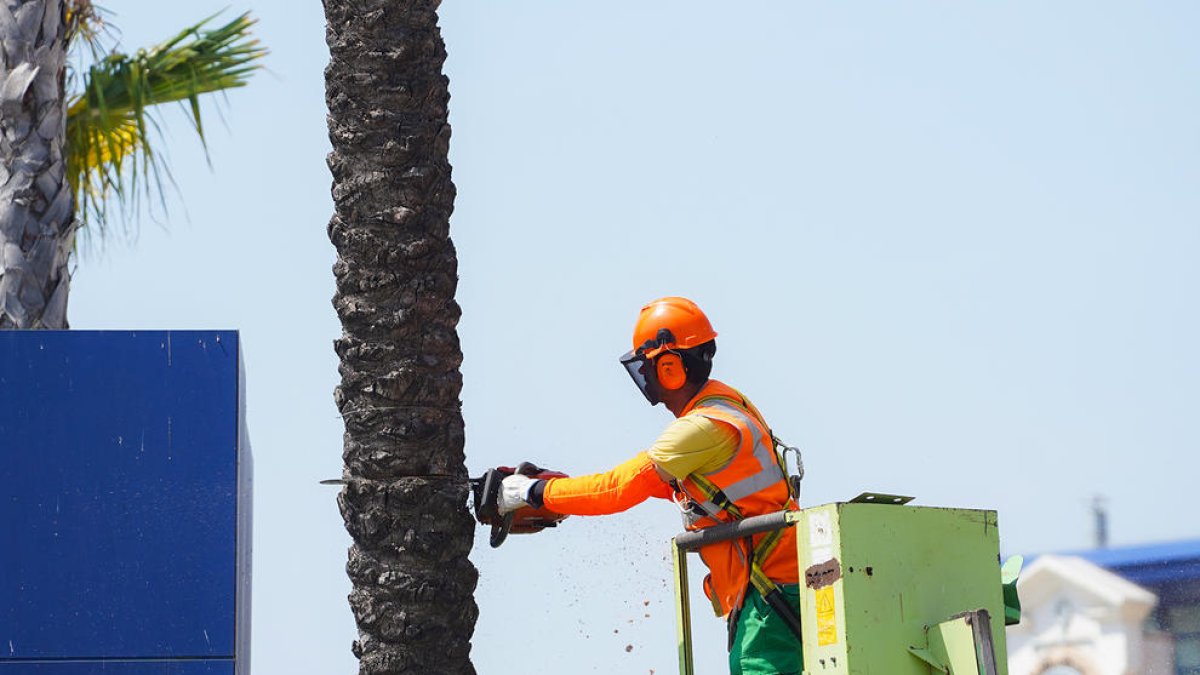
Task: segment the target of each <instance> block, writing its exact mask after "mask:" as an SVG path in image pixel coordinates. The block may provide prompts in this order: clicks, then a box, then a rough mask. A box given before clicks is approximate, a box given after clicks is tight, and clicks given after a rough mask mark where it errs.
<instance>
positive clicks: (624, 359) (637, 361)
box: [621, 351, 660, 405]
mask: <svg viewBox="0 0 1200 675" xmlns="http://www.w3.org/2000/svg"><path fill="white" fill-rule="evenodd" d="M621 365H623V366H625V372H627V373H629V377H631V378H633V383H634V384H636V385H637V388H638V391H640V392H642V396H645V397H646V400H647V401H649V402H650V405H658V403H659V400H660V399H659V398H658V378H657V377H656V376H655V372H654V362H653V361H652V360H650V359H647V358H645V357H644V356H639V355H638V354H637V353H636V352H632V351H630V352H626V353H625V354H624V355H622V356H621Z"/></svg>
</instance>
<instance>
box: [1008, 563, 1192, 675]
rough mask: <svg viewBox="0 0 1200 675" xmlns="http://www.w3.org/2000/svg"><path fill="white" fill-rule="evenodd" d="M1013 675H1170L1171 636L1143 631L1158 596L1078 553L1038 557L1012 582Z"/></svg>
mask: <svg viewBox="0 0 1200 675" xmlns="http://www.w3.org/2000/svg"><path fill="white" fill-rule="evenodd" d="M1017 590H1018V593H1019V595H1020V598H1021V606H1022V612H1021V623H1019V624H1017V625H1015V626H1010V627H1009V629H1008V669H1009V673H1010V675H1172V674H1173V673H1175V665H1174V658H1173V642H1172V638H1171V635H1170V634H1168V633H1165V632H1162V631H1158V630H1155V629H1148V628H1147V627H1146V626H1147V621H1146V619H1147V617H1148V616H1150V614H1151V611H1152V610H1153V609H1154V607H1155V605H1156V604H1158V597H1157V596H1156V595H1155V594H1154V593H1152V592H1151V591H1148V590H1146V589H1145V588H1142V587H1141V586H1138V585H1137V584H1134V583H1133V582H1131V581H1128V580H1126V579H1123V578H1121V577H1119V576H1117V575H1116V574H1114V573H1112V572H1109V571H1108V570H1105V569H1104V568H1102V567H1099V566H1097V565H1095V564H1093V563H1091V562H1088V561H1087V560H1084V559H1083V558H1079V557H1074V556H1055V555H1043V556H1039V557H1038V558H1037V559H1036V560H1035V561H1034V562H1033V563H1032V564H1031V565H1029V566H1028V567H1026V569H1025V570H1024V571H1023V572H1022V573H1021V578H1020V581H1018V582H1017Z"/></svg>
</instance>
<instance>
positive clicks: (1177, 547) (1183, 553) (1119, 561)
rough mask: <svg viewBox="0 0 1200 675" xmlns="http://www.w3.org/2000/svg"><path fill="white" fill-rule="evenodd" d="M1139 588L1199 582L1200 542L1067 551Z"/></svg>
mask: <svg viewBox="0 0 1200 675" xmlns="http://www.w3.org/2000/svg"><path fill="white" fill-rule="evenodd" d="M1063 555H1074V556H1079V557H1080V558H1083V559H1084V560H1088V561H1090V562H1093V563H1095V564H1097V565H1099V566H1101V567H1104V568H1106V569H1109V570H1112V571H1113V572H1116V573H1117V574H1120V575H1121V576H1123V577H1125V578H1126V579H1129V580H1130V581H1132V582H1134V583H1136V584H1141V585H1143V586H1161V585H1164V584H1168V583H1172V582H1178V581H1191V580H1195V579H1200V539H1185V540H1183V541H1171V542H1164V543H1157V544H1142V545H1138V546H1122V547H1119V548H1097V549H1090V550H1086V551H1067V552H1065V553H1063Z"/></svg>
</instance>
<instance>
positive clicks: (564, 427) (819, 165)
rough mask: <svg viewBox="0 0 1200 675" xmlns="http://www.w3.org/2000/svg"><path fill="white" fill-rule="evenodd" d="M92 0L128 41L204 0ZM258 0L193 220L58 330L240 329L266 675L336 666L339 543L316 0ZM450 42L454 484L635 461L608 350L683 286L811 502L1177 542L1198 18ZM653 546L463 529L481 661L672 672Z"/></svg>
mask: <svg viewBox="0 0 1200 675" xmlns="http://www.w3.org/2000/svg"><path fill="white" fill-rule="evenodd" d="M107 4H108V6H109V7H110V8H111V9H112V10H114V11H115V12H117V16H116V17H115V21H116V23H118V24H119V26H120V27H121V28H122V29H123V31H124V36H125V43H126V45H127V46H129V47H136V46H138V45H141V44H144V43H147V42H151V41H155V40H157V39H161V38H162V37H165V36H166V35H168V34H169V33H171V32H173V31H174V30H175V29H176V28H177V27H179V26H181V25H183V24H184V23H187V22H190V21H192V20H194V19H198V18H200V17H203V16H206V15H207V14H209V13H211V12H215V11H217V10H219V9H221V8H222V7H225V6H226V5H227V0H221V2H209V1H208V0H202V1H200V2H195V3H188V4H186V5H174V4H173V5H171V6H170V9H169V10H167V9H164V8H163V7H158V8H156V10H155V11H153V12H146V11H145V9H144V7H145V6H146V5H145V3H141V2H134V1H132V0H112V1H111V2H109V3H107ZM164 7H165V6H164ZM242 9H250V10H253V11H254V13H255V14H256V15H257V16H258V17H259V18H260V19H261V24H260V25H259V34H260V36H261V37H262V39H263V41H264V42H265V43H266V44H267V46H269V47H270V49H271V50H272V54H271V56H270V58H269V67H270V72H269V73H262V74H260V75H258V76H257V77H256V78H255V81H254V82H253V83H252V86H251V87H250V88H248V89H247V90H245V91H239V92H235V93H233V94H231V95H230V96H229V97H228V100H227V104H226V105H225V106H224V109H223V115H224V118H225V120H226V123H225V125H224V126H222V124H221V123H220V122H218V121H217V120H218V119H219V118H218V116H216V115H212V116H211V117H210V119H211V120H212V121H211V122H210V150H211V156H212V162H213V166H214V168H215V170H214V171H210V170H209V169H208V168H207V166H206V165H205V163H204V160H203V155H202V153H201V151H200V148H199V146H198V144H197V143H195V142H194V141H192V140H191V139H190V138H189V137H188V136H187V134H186V133H185V132H184V131H183V130H182V127H176V128H179V129H181V130H180V131H178V132H175V133H174V134H173V138H174V139H175V140H177V141H178V145H177V146H176V147H175V148H174V149H173V151H172V159H173V166H174V170H175V175H176V178H177V180H178V182H179V184H180V186H181V187H182V191H183V205H179V204H178V202H177V201H175V200H173V201H175V203H174V204H173V206H172V210H171V216H170V218H169V220H170V224H169V226H167V227H165V228H164V227H160V226H158V225H155V224H153V223H147V224H143V226H142V228H141V234H140V236H139V237H138V239H137V241H136V244H134V245H125V244H122V243H120V242H118V241H114V242H112V243H110V244H108V245H107V247H106V249H105V251H104V252H103V254H102V255H96V254H93V255H90V256H85V257H84V258H83V259H81V260H80V262H79V268H78V271H77V274H76V277H75V291H74V293H73V295H72V299H71V319H72V323H73V325H74V327H76V328H122V329H127V328H236V329H240V330H241V331H242V336H243V340H244V345H245V360H246V371H247V376H248V378H249V390H248V394H249V408H248V410H249V423H250V430H251V437H252V443H253V447H254V453H255V459H256V504H255V516H256V521H255V528H256V530H255V546H256V547H255V560H254V565H255V567H254V569H255V577H254V625H253V631H254V647H253V649H254V672H255V673H256V674H258V675H274V674H279V675H283V674H291V673H339V672H340V673H348V672H352V671H353V669H354V667H355V665H354V660H353V657H352V656H351V655H350V652H349V643H350V641H351V640H352V639H353V637H354V628H353V620H352V618H351V615H350V612H349V609H348V607H347V605H346V602H345V595H346V593H347V592H348V589H349V585H348V582H347V581H346V579H345V576H344V571H343V564H344V559H345V549H346V547H347V545H348V538H347V536H346V535H345V533H344V531H343V530H342V527H341V521H340V518H339V516H338V515H337V510H336V506H335V503H334V495H335V488H329V487H322V486H319V485H318V484H317V481H318V480H320V479H322V478H329V477H335V476H338V475H339V474H340V471H341V430H342V427H341V423H340V420H339V419H338V417H337V414H336V410H335V408H334V406H333V399H332V390H333V387H334V385H335V384H336V382H337V372H336V365H337V364H336V359H335V356H334V353H333V350H332V347H331V342H332V340H333V339H334V338H336V337H337V336H338V334H339V332H340V327H339V325H338V323H337V319H336V316H335V315H334V313H333V310H332V307H331V306H330V303H329V299H330V297H331V296H332V294H333V278H332V274H331V272H330V266H331V265H332V263H333V259H334V252H333V248H332V246H331V245H330V244H329V242H328V240H327V239H326V236H325V224H326V222H327V221H328V218H329V216H330V214H331V213H332V203H331V200H330V197H329V186H330V176H329V173H328V171H327V169H326V167H325V164H324V157H325V153H326V152H327V151H328V140H327V136H326V127H325V107H324V98H323V96H324V89H323V87H324V84H323V75H322V70H323V68H324V66H325V63H326V61H327V59H328V52H327V50H326V47H325V43H324V25H323V15H322V12H321V7H320V3H317V2H304V3H297V2H293V1H285V0H272V1H257V2H252V3H250V4H243V5H234V6H233V7H232V9H231V10H229V12H227V15H230V16H231V15H232V14H233V13H234V12H237V11H241V10H242ZM442 25H443V32H444V36H445V39H446V42H447V44H448V48H449V52H450V58H449V61H448V63H447V69H448V72H449V76H450V78H451V83H450V86H451V93H452V96H453V99H452V108H451V123H452V125H453V130H454V136H453V141H452V146H451V160H452V163H453V165H454V178H455V182H456V184H457V186H458V191H459V198H458V202H457V207H456V211H455V214H454V217H453V221H452V227H453V236H454V239H455V242H456V244H457V246H458V249H459V265H460V268H459V273H460V277H461V283H460V287H459V301H460V303H461V304H462V306H463V312H464V313H463V320H462V323H461V325H460V333H461V336H462V345H463V351H464V353H465V361H464V365H463V374H464V378H465V386H464V390H463V411H464V414H465V416H466V422H467V452H468V464H469V465H470V468H471V470H472V472H473V473H478V472H480V471H482V470H483V469H484V468H485V467H488V466H491V465H496V464H504V463H513V462H517V461H520V460H523V459H531V460H535V461H538V462H540V463H542V464H544V465H547V466H550V467H553V468H557V469H561V470H564V471H567V472H570V473H585V472H590V471H596V470H601V469H605V468H607V467H609V466H611V465H613V464H615V463H616V462H618V461H620V460H622V459H625V458H626V457H628V456H630V455H632V454H633V453H635V452H637V451H638V450H640V449H641V448H643V447H645V446H646V445H647V444H648V443H649V442H650V441H651V440H652V439H653V438H654V437H655V435H656V434H657V432H658V431H659V430H660V429H661V428H662V427H663V426H665V424H666V423H667V422H668V413H666V412H665V411H663V410H661V409H659V408H653V409H652V408H650V407H649V406H647V405H646V404H645V402H644V401H643V400H642V398H641V396H640V395H639V394H638V393H637V392H636V390H635V389H634V388H633V386H632V385H631V384H630V382H629V381H628V378H627V376H626V375H625V373H624V372H623V371H622V370H621V368H620V367H619V366H618V365H617V362H616V357H617V355H618V354H620V353H621V352H623V351H625V350H626V349H627V348H628V344H627V343H628V341H629V334H630V330H631V328H632V322H633V320H634V318H635V316H636V312H637V310H638V308H639V307H640V306H641V305H642V304H643V303H644V302H646V301H647V300H650V299H652V298H654V297H657V296H660V295H665V294H683V295H688V296H691V297H693V298H694V299H696V300H697V301H698V302H700V303H701V305H702V306H703V307H704V308H705V309H706V310H707V311H708V312H709V314H710V316H711V318H712V320H713V322H714V324H715V327H716V329H717V331H718V332H720V334H721V336H720V338H719V343H720V351H719V353H718V356H717V365H716V370H715V375H716V376H717V377H720V378H722V379H724V380H726V381H727V382H729V383H731V384H733V385H735V386H737V387H739V388H741V389H743V390H744V391H745V392H746V393H747V394H748V395H749V396H750V397H751V398H752V399H753V400H754V401H756V402H757V403H758V405H759V406H760V407H761V408H762V410H763V411H764V413H765V414H766V416H767V417H768V419H769V420H770V422H771V423H772V425H773V426H774V427H775V430H776V431H777V433H779V434H780V435H781V436H783V437H784V438H785V439H787V440H789V441H791V442H793V443H796V444H798V445H800V446H801V447H802V448H803V449H804V452H805V461H806V463H807V466H808V478H807V479H806V481H805V498H804V499H805V502H806V503H808V504H817V503H824V502H829V501H836V500H842V499H847V498H849V497H852V496H854V495H855V494H858V493H859V492H861V491H864V490H875V491H891V492H899V493H904V494H911V495H915V496H917V498H918V503H923V504H933V505H948V506H950V505H952V506H970V507H986V508H994V509H997V510H998V511H999V513H1000V522H1001V535H1002V538H1003V547H1004V549H1005V551H1006V552H1008V553H1015V552H1030V551H1041V550H1048V549H1064V548H1078V547H1082V546H1086V545H1087V544H1088V543H1089V539H1090V521H1089V512H1088V503H1089V501H1090V499H1091V497H1092V495H1094V494H1104V495H1106V496H1107V497H1108V498H1109V500H1110V503H1111V509H1112V535H1113V539H1114V542H1115V543H1117V544H1123V543H1135V542H1144V541H1154V540H1164V539H1173V538H1187V537H1197V536H1200V524H1198V523H1197V522H1196V519H1195V518H1194V514H1195V513H1196V509H1195V505H1194V497H1193V496H1192V495H1194V492H1195V491H1194V480H1195V476H1197V475H1198V474H1200V459H1198V457H1200V452H1197V451H1198V450H1200V427H1198V425H1197V423H1196V418H1197V415H1196V411H1197V410H1200V355H1198V352H1197V345H1200V318H1198V317H1200V312H1198V311H1197V308H1198V306H1200V303H1198V300H1200V272H1198V267H1197V264H1196V261H1197V258H1198V257H1200V190H1198V189H1197V185H1198V184H1200V114H1198V113H1200V85H1198V84H1197V83H1198V82H1200V78H1198V77H1197V74H1198V72H1200V43H1197V41H1196V40H1195V30H1194V29H1195V26H1196V25H1200V5H1197V4H1196V3H1193V2H1186V1H1184V0H1179V1H1176V2H1166V1H1164V2H1152V3H1128V2H1115V1H1107V2H1105V1H1102V2H1093V1H1089V2H1084V1H1082V0H1078V1H1063V2H1055V3H1044V2H1033V1H1025V2H1007V3H986V2H958V3H946V2H928V1H917V2H906V3H894V2H882V1H880V2H866V3H859V4H856V5H846V4H831V3H816V2H800V3H783V2H775V3H763V2H759V3H749V4H744V5H740V6H738V7H736V8H735V7H731V6H730V5H729V4H728V3H717V2H686V3H685V2H678V1H676V2H665V3H657V4H655V3H651V4H647V3H633V2H606V3H548V2H540V3H537V2H528V1H515V0H514V1H509V2H497V3H466V2H459V3H447V4H445V5H444V6H443V20H442ZM209 111H210V112H214V111H213V109H211V108H210V109H209ZM168 121H171V122H180V121H181V119H180V118H179V117H178V116H174V115H172V116H169V117H168ZM93 250H95V249H93ZM677 530H678V519H677V517H676V515H675V514H674V512H673V507H671V506H670V505H665V504H654V505H644V506H642V507H639V508H637V509H635V510H633V511H631V512H629V513H627V514H623V515H620V516H615V517H612V518H609V519H593V520H586V519H582V518H576V519H572V520H570V521H568V522H567V523H565V524H564V526H563V527H562V528H560V529H559V531H554V532H548V533H545V534H542V535H539V536H537V537H525V538H519V539H513V540H511V541H510V542H509V543H507V544H505V546H504V547H503V548H502V549H500V550H498V551H493V550H491V549H488V548H487V547H486V544H484V542H483V540H479V546H478V547H477V549H476V551H475V553H474V554H473V559H474V561H475V564H476V565H477V566H478V567H479V569H480V574H481V580H480V585H479V592H478V599H479V604H480V612H481V613H480V619H479V624H478V628H477V631H476V635H475V639H474V645H475V648H474V659H475V662H476V665H477V667H478V670H479V671H480V673H483V674H488V675H491V674H499V675H509V674H511V675H516V674H517V673H526V672H528V669H527V667H526V666H525V665H524V662H525V661H526V660H528V659H532V660H534V661H536V662H537V663H539V664H540V666H539V667H538V668H537V669H538V670H539V671H541V672H551V673H588V672H603V673H610V672H618V673H647V672H649V671H651V670H653V671H654V672H656V673H659V674H660V675H661V674H662V673H667V672H674V667H675V666H674V632H673V631H674V629H673V624H672V619H671V614H670V609H671V590H670V584H669V581H668V579H669V563H668V561H667V559H666V558H665V554H666V551H667V548H666V547H667V544H666V542H667V540H668V538H669V537H670V536H671V535H672V534H673V533H674V532H676V531H677ZM693 576H698V575H697V574H695V573H694V574H693ZM705 611H706V610H705V609H704V607H703V606H702V605H701V604H700V603H697V604H696V605H695V612H696V620H695V622H696V624H697V631H698V636H699V639H700V640H701V642H702V643H703V644H702V646H701V647H700V648H699V649H698V653H699V655H700V657H701V660H702V663H701V666H700V669H699V672H700V673H702V674H705V675H710V674H715V673H721V672H723V668H724V665H723V659H724V649H723V635H722V626H721V625H720V622H718V621H716V620H712V619H708V618H707V617H706V615H705ZM522 624H525V625H524V626H523V625H522ZM529 635H537V636H539V638H538V643H539V645H538V647H537V649H536V650H535V652H536V653H535V654H530V653H529V651H528V650H526V649H524V648H523V642H522V640H523V639H524V637H525V636H529ZM627 645H631V646H632V650H631V651H626V646H627ZM518 661H520V663H518Z"/></svg>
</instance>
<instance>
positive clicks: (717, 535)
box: [671, 511, 800, 675]
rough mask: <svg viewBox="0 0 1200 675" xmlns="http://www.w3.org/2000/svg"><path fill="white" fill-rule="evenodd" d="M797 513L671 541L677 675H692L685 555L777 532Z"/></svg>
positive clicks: (780, 513) (686, 534)
mask: <svg viewBox="0 0 1200 675" xmlns="http://www.w3.org/2000/svg"><path fill="white" fill-rule="evenodd" d="M799 518H800V512H799V511H776V512H775V513H767V514H764V515H761V516H752V517H750V518H744V519H742V520H738V521H734V522H732V523H725V524H722V525H714V526H712V527H706V528H704V529H702V530H695V531H692V532H681V533H679V534H677V535H675V537H674V538H673V539H672V540H671V563H672V566H673V567H674V568H675V637H676V640H677V642H678V645H679V675H694V673H695V666H694V664H693V662H692V615H691V603H690V601H689V598H688V583H687V553H688V551H695V550H697V549H699V548H703V547H705V546H708V545H709V544H715V543H717V542H721V541H728V540H730V539H740V538H742V537H749V536H753V535H756V534H760V533H762V532H770V531H772V530H780V529H783V528H785V527H791V526H792V525H795V524H796V521H797V520H799Z"/></svg>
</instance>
